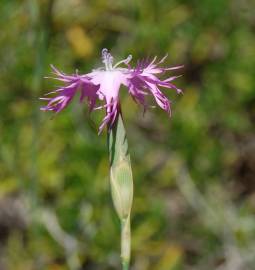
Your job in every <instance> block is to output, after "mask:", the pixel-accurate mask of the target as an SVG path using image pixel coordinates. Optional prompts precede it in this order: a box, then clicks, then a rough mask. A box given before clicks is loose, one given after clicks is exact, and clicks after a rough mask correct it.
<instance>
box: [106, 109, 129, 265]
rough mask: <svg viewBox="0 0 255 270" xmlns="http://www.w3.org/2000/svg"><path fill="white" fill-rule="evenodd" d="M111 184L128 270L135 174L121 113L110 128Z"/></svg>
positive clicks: (123, 260)
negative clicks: (133, 174) (133, 173)
mask: <svg viewBox="0 0 255 270" xmlns="http://www.w3.org/2000/svg"><path fill="white" fill-rule="evenodd" d="M108 149H109V156H110V185H111V193H112V199H113V204H114V207H115V210H116V212H117V214H118V217H119V219H120V223H121V261H122V269H123V270H128V269H129V263H130V253H131V251H130V250H131V229H130V213H131V208H132V202H133V176H132V169H131V162H130V156H129V152H128V143H127V137H126V131H125V128H124V125H123V120H122V116H121V113H119V114H118V116H117V117H116V120H115V123H114V125H113V126H112V127H111V128H109V129H108Z"/></svg>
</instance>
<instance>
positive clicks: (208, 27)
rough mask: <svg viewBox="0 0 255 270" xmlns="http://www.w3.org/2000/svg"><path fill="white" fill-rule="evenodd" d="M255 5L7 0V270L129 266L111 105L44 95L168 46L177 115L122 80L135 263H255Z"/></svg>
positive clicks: (1, 101) (234, 1)
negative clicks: (50, 104) (55, 75)
mask: <svg viewBox="0 0 255 270" xmlns="http://www.w3.org/2000/svg"><path fill="white" fill-rule="evenodd" d="M254 10H255V2H254V1H252V0H204V1H197V0H189V1H185V0H140V1H134V0H119V1H114V0H107V1H106V0H41V1H35V0H34V1H33V0H30V1H29V0H23V1H22V0H1V4H0V26H1V32H0V59H1V65H0V85H1V89H0V91H1V95H0V138H1V141H0V269H1V270H13V269H15V270H30V269H36V270H37V269H38V270H39V269H43V270H45V269H46V270H66V269H70V270H87V269H89V270H90V269H91V270H99V269H100V270H104V269H105V270H110V269H120V260H119V232H120V231H119V221H118V218H117V216H116V214H115V212H114V210H113V205H112V202H111V197H110V191H109V178H108V174H109V168H108V155H107V148H106V133H105V132H104V133H103V134H102V135H101V136H98V135H97V127H98V125H99V123H100V119H101V118H102V116H103V114H104V113H103V112H101V113H100V112H97V113H94V114H92V115H91V117H89V114H88V110H87V108H86V106H78V102H76V101H74V102H73V103H72V105H71V106H69V107H68V108H67V109H66V110H65V111H63V112H62V113H61V114H59V115H58V116H56V117H52V114H50V113H42V112H40V111H39V108H40V106H42V103H43V102H41V101H39V100H38V98H39V97H40V96H42V95H43V94H44V93H46V92H49V91H51V90H53V89H55V87H56V85H57V84H56V82H55V81H53V80H46V79H44V78H43V77H44V76H50V74H51V70H50V67H49V66H50V64H54V65H55V66H56V67H58V68H59V69H61V70H62V71H64V72H66V73H73V72H74V71H75V69H79V71H80V72H81V73H87V72H88V71H90V70H91V69H92V68H96V67H98V66H100V65H101V63H100V61H101V60H100V57H101V56H100V54H101V50H102V48H104V47H107V48H108V49H110V50H111V52H112V54H113V55H114V56H115V58H116V61H118V60H120V59H122V58H124V57H126V56H127V55H128V54H132V55H133V59H134V60H133V61H134V62H133V63H135V62H136V60H137V59H141V58H145V57H147V56H150V57H154V55H158V56H159V57H162V56H164V55H165V54H166V53H168V54H169V57H168V58H167V61H166V64H167V65H179V64H184V65H185V68H184V70H182V71H178V72H173V75H178V74H180V73H181V74H183V76H182V77H181V78H179V79H178V80H176V85H178V87H180V88H182V89H183V90H184V95H183V96H177V95H176V94H175V93H173V92H172V91H167V90H166V92H167V94H168V93H169V95H168V96H169V97H170V98H171V100H172V102H173V105H172V108H173V117H172V118H171V119H170V120H169V118H168V116H167V115H166V113H165V112H163V111H161V110H160V109H152V110H150V111H148V112H147V113H146V114H145V116H143V113H142V109H141V108H139V107H138V106H137V105H136V104H134V102H133V101H132V100H131V98H130V97H129V96H128V95H125V93H124V92H125V91H123V97H122V109H123V114H124V118H125V123H126V129H127V134H128V139H129V145H130V154H131V158H132V165H133V171H134V181H135V197H134V206H133V213H132V231H133V232H132V233H133V242H132V270H145V269H146V270H182V269H183V270H186V269H187V270H204V269H208V270H230V269H231V270H253V269H255V267H254V265H255V216H254V214H255V133H254V131H255V129H254V120H255V13H254Z"/></svg>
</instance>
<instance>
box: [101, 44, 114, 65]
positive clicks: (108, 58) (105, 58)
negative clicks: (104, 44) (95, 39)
mask: <svg viewBox="0 0 255 270" xmlns="http://www.w3.org/2000/svg"><path fill="white" fill-rule="evenodd" d="M102 62H103V63H104V64H105V68H106V70H112V63H113V57H112V55H111V54H110V53H109V52H108V50H107V49H106V48H104V49H103V50H102Z"/></svg>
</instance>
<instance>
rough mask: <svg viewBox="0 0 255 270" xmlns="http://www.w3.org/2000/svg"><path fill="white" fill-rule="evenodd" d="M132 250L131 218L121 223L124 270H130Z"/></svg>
mask: <svg viewBox="0 0 255 270" xmlns="http://www.w3.org/2000/svg"><path fill="white" fill-rule="evenodd" d="M130 250H131V231H130V216H128V217H127V218H126V219H123V220H122V221H121V261H122V266H123V270H128V268H129V261H130Z"/></svg>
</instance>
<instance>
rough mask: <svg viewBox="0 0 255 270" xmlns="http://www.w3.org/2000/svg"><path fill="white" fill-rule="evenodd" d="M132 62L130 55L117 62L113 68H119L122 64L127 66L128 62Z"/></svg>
mask: <svg viewBox="0 0 255 270" xmlns="http://www.w3.org/2000/svg"><path fill="white" fill-rule="evenodd" d="M131 60H132V55H131V54H130V55H129V56H128V57H127V58H126V59H124V60H121V61H119V62H118V63H116V64H115V65H114V66H113V68H116V67H117V66H119V65H120V64H122V63H124V64H125V65H127V64H128V63H129V62H130V61H131Z"/></svg>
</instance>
